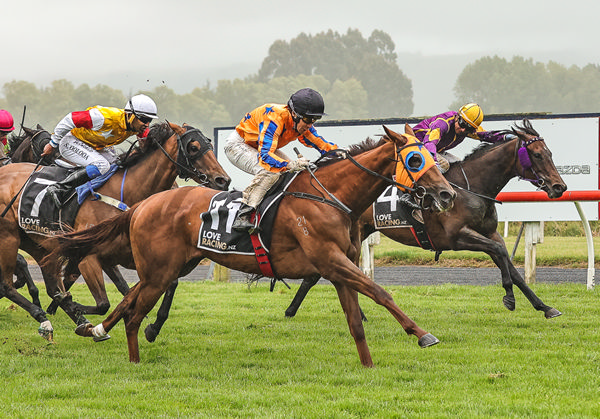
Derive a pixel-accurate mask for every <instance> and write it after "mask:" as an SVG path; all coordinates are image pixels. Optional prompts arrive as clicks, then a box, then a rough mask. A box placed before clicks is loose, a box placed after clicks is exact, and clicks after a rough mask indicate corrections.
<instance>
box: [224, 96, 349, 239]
mask: <svg viewBox="0 0 600 419" xmlns="http://www.w3.org/2000/svg"><path fill="white" fill-rule="evenodd" d="M324 110H325V104H324V102H323V98H322V97H321V95H320V94H319V93H318V92H317V91H315V90H313V89H309V88H306V89H301V90H299V91H297V92H296V93H294V94H293V95H292V96H291V97H290V99H289V101H288V103H287V105H279V104H265V105H262V106H259V107H258V108H256V109H254V110H253V111H251V112H248V113H247V114H246V115H245V116H244V118H242V120H241V121H240V123H239V124H238V125H237V126H236V128H235V131H233V132H232V133H231V134H230V135H229V137H227V139H226V140H225V154H226V155H227V157H228V158H229V160H230V161H231V162H232V163H233V164H234V165H235V166H236V167H238V168H239V169H241V170H243V171H244V172H246V173H250V174H253V175H255V177H254V179H253V180H252V182H251V183H250V185H249V186H248V187H247V188H246V189H245V190H244V192H243V197H242V207H241V208H240V211H239V212H238V217H237V218H236V220H235V221H234V223H233V228H234V229H236V230H248V229H250V228H252V227H254V225H253V224H252V223H251V222H250V220H249V217H250V213H251V212H252V211H253V210H254V209H255V208H256V206H257V205H258V204H259V203H260V201H262V198H263V197H264V196H265V194H266V192H267V191H268V190H269V188H270V187H271V186H273V185H274V184H275V182H277V179H278V178H279V174H280V173H281V172H284V171H300V170H304V169H305V168H307V167H308V166H309V164H310V163H309V161H308V160H307V159H304V158H300V159H298V160H290V158H289V157H288V156H286V155H285V154H284V153H283V152H282V151H281V150H279V149H280V148H281V147H283V146H285V145H287V144H289V143H290V142H292V141H294V140H296V139H297V140H299V141H300V142H301V143H302V144H303V145H305V146H306V147H312V148H314V149H316V150H318V151H319V152H320V153H321V154H324V153H326V152H328V151H331V150H336V149H338V148H339V147H338V146H337V145H336V144H334V143H331V142H329V141H326V140H325V139H324V138H323V137H321V136H320V135H319V134H318V133H317V131H316V129H315V128H314V126H313V123H314V122H315V121H317V120H318V119H320V118H321V117H322V116H323V115H325V113H324Z"/></svg>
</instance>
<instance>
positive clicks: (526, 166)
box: [515, 137, 544, 188]
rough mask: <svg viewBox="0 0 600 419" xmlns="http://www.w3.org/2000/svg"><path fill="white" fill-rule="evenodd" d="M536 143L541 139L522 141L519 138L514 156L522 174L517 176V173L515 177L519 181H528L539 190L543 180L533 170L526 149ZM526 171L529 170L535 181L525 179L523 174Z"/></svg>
mask: <svg viewBox="0 0 600 419" xmlns="http://www.w3.org/2000/svg"><path fill="white" fill-rule="evenodd" d="M536 141H544V139H543V138H542V137H532V138H530V139H528V140H523V139H521V138H519V141H518V142H517V146H516V151H515V154H516V156H517V157H516V159H518V160H519V163H520V164H521V168H522V169H523V173H522V174H520V175H519V172H518V171H517V175H518V176H519V179H522V180H526V181H529V182H531V183H532V184H533V185H535V186H536V187H538V188H541V187H542V186H544V179H542V178H541V177H540V176H539V175H538V174H537V173H536V171H535V170H534V169H533V163H532V162H531V157H529V149H528V147H529V146H530V145H531V144H533V143H535V142H536ZM527 170H531V173H533V175H534V176H535V179H528V178H527V177H525V172H526V171H527Z"/></svg>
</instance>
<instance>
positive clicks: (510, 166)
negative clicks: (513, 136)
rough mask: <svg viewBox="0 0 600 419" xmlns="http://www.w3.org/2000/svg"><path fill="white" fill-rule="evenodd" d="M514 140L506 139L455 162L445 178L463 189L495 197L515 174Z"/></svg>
mask: <svg viewBox="0 0 600 419" xmlns="http://www.w3.org/2000/svg"><path fill="white" fill-rule="evenodd" d="M515 141H517V140H513V141H508V142H506V143H505V144H503V145H501V146H498V147H496V148H494V149H491V150H490V151H489V152H488V153H486V154H483V155H481V156H480V157H478V158H476V159H469V160H466V161H462V162H459V163H455V164H454V165H453V170H452V171H449V172H448V174H447V176H446V178H447V179H448V180H449V181H451V182H454V183H456V184H458V185H459V186H461V187H463V188H465V189H466V188H467V187H468V189H470V190H471V191H473V192H477V193H480V194H483V195H486V196H491V197H495V196H496V195H497V194H498V193H499V192H500V191H501V190H502V189H503V188H504V187H505V186H506V184H507V183H508V182H509V181H510V180H511V179H512V178H513V177H515V176H516V175H517V172H516V168H515V163H516V154H515V147H516V143H515Z"/></svg>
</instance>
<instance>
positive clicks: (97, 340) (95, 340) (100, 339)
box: [94, 333, 110, 342]
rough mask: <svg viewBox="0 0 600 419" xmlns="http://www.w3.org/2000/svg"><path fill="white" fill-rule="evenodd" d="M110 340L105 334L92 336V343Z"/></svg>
mask: <svg viewBox="0 0 600 419" xmlns="http://www.w3.org/2000/svg"><path fill="white" fill-rule="evenodd" d="M109 339H110V335H109V334H108V333H107V334H106V335H104V336H97V337H96V336H94V342H103V341H105V340H109Z"/></svg>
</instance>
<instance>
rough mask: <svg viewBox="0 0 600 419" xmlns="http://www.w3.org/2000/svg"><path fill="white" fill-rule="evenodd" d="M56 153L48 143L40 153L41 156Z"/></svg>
mask: <svg viewBox="0 0 600 419" xmlns="http://www.w3.org/2000/svg"><path fill="white" fill-rule="evenodd" d="M55 151H56V148H54V147H52V144H50V143H48V144H46V145H45V146H44V150H43V151H42V157H43V156H51V155H52V154H54V152H55Z"/></svg>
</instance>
